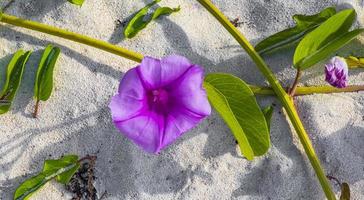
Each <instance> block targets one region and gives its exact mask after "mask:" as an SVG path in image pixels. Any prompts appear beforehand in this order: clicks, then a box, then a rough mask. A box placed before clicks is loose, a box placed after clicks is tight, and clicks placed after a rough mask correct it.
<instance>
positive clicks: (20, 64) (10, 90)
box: [0, 50, 31, 114]
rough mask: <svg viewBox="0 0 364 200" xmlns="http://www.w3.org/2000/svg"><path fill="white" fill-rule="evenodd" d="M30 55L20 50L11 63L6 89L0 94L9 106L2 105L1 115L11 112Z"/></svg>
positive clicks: (29, 52) (0, 98) (0, 106)
mask: <svg viewBox="0 0 364 200" xmlns="http://www.w3.org/2000/svg"><path fill="white" fill-rule="evenodd" d="M30 54H31V51H27V52H24V51H23V50H19V51H17V52H16V53H15V54H14V56H13V58H12V59H11V61H10V62H9V64H8V68H7V72H6V80H5V84H4V88H3V90H2V92H1V93H0V100H2V101H7V102H8V104H5V105H0V114H4V113H6V112H8V111H9V109H10V107H11V104H12V101H13V100H14V98H15V96H16V92H17V91H18V88H19V86H20V82H21V79H22V77H23V72H24V68H25V64H26V62H27V61H28V59H29V56H30Z"/></svg>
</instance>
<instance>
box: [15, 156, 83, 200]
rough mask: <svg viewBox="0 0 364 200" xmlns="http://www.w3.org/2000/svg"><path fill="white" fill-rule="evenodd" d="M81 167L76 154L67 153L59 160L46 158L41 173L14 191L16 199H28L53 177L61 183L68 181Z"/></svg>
mask: <svg viewBox="0 0 364 200" xmlns="http://www.w3.org/2000/svg"><path fill="white" fill-rule="evenodd" d="M79 167H80V164H79V163H78V156H76V155H67V156H64V157H62V158H61V159H58V160H46V161H45V162H44V166H43V170H42V172H41V173H39V174H38V175H36V176H34V177H32V178H30V179H28V180H26V181H24V182H23V183H22V184H20V186H19V187H18V188H17V189H16V191H15V193H14V200H21V199H28V198H29V197H30V196H31V195H32V194H34V192H36V191H38V189H40V188H41V187H42V186H44V185H45V184H46V183H47V182H48V181H50V180H51V179H53V178H56V180H57V181H58V182H60V183H64V184H66V183H68V182H69V180H70V179H71V177H72V176H73V174H74V173H75V172H76V171H77V170H78V168H79Z"/></svg>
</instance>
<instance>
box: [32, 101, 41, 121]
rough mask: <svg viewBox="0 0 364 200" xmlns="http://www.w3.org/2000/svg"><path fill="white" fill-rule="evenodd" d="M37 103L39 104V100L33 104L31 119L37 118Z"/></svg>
mask: <svg viewBox="0 0 364 200" xmlns="http://www.w3.org/2000/svg"><path fill="white" fill-rule="evenodd" d="M39 103H40V100H37V101H36V102H35V106H34V112H33V117H34V118H37V116H38V110H39Z"/></svg>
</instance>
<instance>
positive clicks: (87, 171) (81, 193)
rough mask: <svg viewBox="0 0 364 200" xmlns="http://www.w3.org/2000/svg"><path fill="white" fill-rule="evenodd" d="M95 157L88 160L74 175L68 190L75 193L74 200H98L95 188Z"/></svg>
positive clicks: (67, 187)
mask: <svg viewBox="0 0 364 200" xmlns="http://www.w3.org/2000/svg"><path fill="white" fill-rule="evenodd" d="M95 160H96V158H95V157H92V158H91V159H86V160H84V162H83V163H82V164H81V167H80V169H79V170H78V171H77V172H76V173H75V174H74V175H73V177H72V178H71V181H70V182H69V183H68V184H67V185H66V189H67V190H68V191H70V192H72V193H73V197H72V200H96V199H97V191H96V188H95V187H94V180H95V178H96V177H95V175H94V167H95Z"/></svg>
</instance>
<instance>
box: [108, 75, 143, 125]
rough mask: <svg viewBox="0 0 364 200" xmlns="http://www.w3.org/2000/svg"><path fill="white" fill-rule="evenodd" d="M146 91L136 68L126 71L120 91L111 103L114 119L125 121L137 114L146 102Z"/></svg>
mask: <svg viewBox="0 0 364 200" xmlns="http://www.w3.org/2000/svg"><path fill="white" fill-rule="evenodd" d="M145 96H146V91H145V89H144V87H143V85H142V82H141V80H140V78H139V75H138V73H137V70H136V68H133V69H131V70H129V71H128V72H126V74H125V75H124V77H123V78H122V80H121V81H120V85H119V93H118V94H116V95H115V96H114V97H113V98H112V99H111V102H110V104H109V108H110V110H111V115H112V119H113V120H114V121H123V120H126V119H129V118H132V117H134V116H135V115H137V114H138V113H139V112H141V110H142V109H143V107H144V106H145V104H146V100H145V99H146V98H145Z"/></svg>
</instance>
